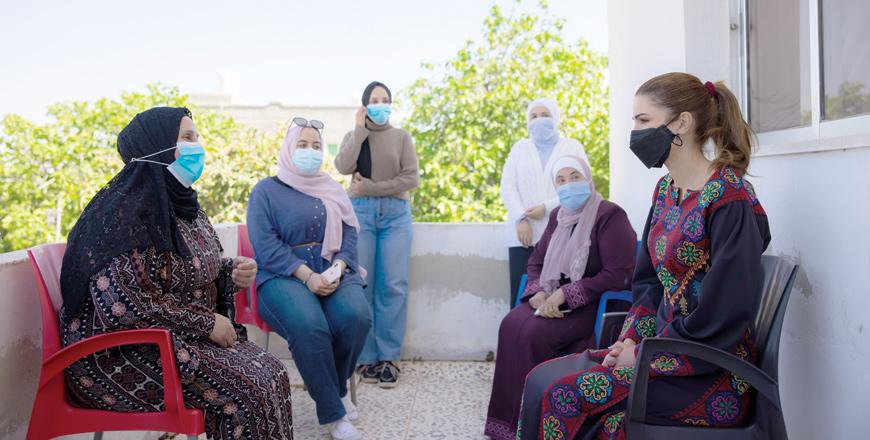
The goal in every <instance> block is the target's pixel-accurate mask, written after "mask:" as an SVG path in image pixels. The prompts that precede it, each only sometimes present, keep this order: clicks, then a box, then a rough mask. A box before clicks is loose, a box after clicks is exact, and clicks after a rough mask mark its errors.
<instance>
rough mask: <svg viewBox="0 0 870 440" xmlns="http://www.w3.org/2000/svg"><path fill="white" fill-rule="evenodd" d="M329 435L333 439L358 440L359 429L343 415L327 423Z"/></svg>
mask: <svg viewBox="0 0 870 440" xmlns="http://www.w3.org/2000/svg"><path fill="white" fill-rule="evenodd" d="M328 426H329V435H330V436H332V439H333V440H360V438H361V437H360V435H359V431H357V429H356V427H355V426H353V423H351V422H350V420H348V419H347V416H344V417H342V418H340V419H338V420H336V421H334V422H332V423H330V424H329V425H328Z"/></svg>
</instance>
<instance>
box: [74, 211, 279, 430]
mask: <svg viewBox="0 0 870 440" xmlns="http://www.w3.org/2000/svg"><path fill="white" fill-rule="evenodd" d="M178 229H179V233H180V235H181V237H182V238H183V240H184V241H185V243H186V245H187V247H188V248H189V249H190V257H189V258H182V257H181V256H180V255H177V254H173V253H163V254H157V253H156V252H155V251H154V249H153V248H150V249H137V250H133V251H130V252H128V253H125V254H122V255H118V256H117V257H115V258H114V259H113V260H112V262H111V263H110V264H109V265H108V266H107V267H105V268H104V269H102V270H101V271H98V272H97V273H96V274H94V275H93V276H92V277H91V282H90V293H91V298H90V301H86V302H85V303H84V306H83V307H82V311H81V312H80V313H79V315H78V316H77V317H75V318H74V319H71V320H69V321H68V324H67V325H66V326H65V327H64V328H63V329H62V332H63V338H64V345H68V344H72V343H75V342H77V341H79V340H81V339H85V338H88V337H91V336H94V335H99V334H102V333H110V332H114V331H119V330H128V329H141V328H164V329H168V330H169V331H170V332H171V333H172V339H173V343H174V348H175V356H176V360H177V362H178V367H179V370H180V377H181V382H182V386H183V389H184V399H185V403H186V405H187V406H188V407H192V408H201V409H203V410H204V413H205V429H206V434H207V435H208V438H213V439H240V438H244V439H292V438H293V419H292V414H291V403H290V383H289V378H288V376H287V372H286V370H285V369H284V365H283V364H282V363H281V362H280V361H279V360H278V359H276V358H275V357H273V356H272V355H270V354H269V353H267V352H265V351H263V350H262V349H261V348H259V347H258V346H257V345H255V344H254V343H252V342H250V341H248V340H247V335H246V333H245V329H244V327H242V326H239V325H236V332H237V334H238V335H239V341H238V342H237V343H236V344H235V345H234V346H232V347H230V348H221V347H219V346H218V345H216V344H214V343H213V342H211V341H210V340H209V339H208V337H209V334H210V333H211V331H212V329H213V327H214V313H220V314H222V315H224V316H227V317H229V318H230V320H231V321H234V310H233V294H234V293H235V290H236V288H235V287H234V284H233V281H232V279H231V272H232V260H230V259H227V258H221V254H222V249H221V246H220V242H219V241H218V239H217V235H216V234H215V231H214V229H213V228H212V226H211V224H210V223H209V221H208V218H206V216H205V215H204V214H202V213H201V212H200V214H199V215H198V216H197V218H195V219H194V220H193V221H189V222H188V221H185V220H183V219H180V218H179V219H178ZM83 257H84V256H83ZM66 374H67V383H68V385H69V389H70V392H71V394H72V396H73V398H74V400H76V401H77V403H78V404H79V405H81V406H84V407H88V408H97V409H103V410H110V411H121V412H131V411H136V412H147V411H161V410H163V374H162V369H161V364H160V356H159V351H158V349H157V347H156V346H153V345H128V346H123V347H116V348H112V349H109V350H106V351H103V352H100V353H96V354H94V355H91V356H88V357H86V358H84V359H82V360H81V361H79V362H77V363H75V364H73V365H72V366H70V367H69V368H68V369H67V372H66Z"/></svg>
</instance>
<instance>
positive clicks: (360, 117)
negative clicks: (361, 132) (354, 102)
mask: <svg viewBox="0 0 870 440" xmlns="http://www.w3.org/2000/svg"><path fill="white" fill-rule="evenodd" d="M368 112H369V111H368V109H367V108H366V107H365V106H361V107H360V108H358V109H357V111H356V116H355V118H354V119H355V122H356V126H357V127H365V126H366V114H367V113H368Z"/></svg>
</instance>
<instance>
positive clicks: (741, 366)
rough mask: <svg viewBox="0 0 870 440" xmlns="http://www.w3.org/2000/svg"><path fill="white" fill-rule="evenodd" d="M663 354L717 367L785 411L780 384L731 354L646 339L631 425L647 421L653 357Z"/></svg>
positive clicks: (632, 395) (631, 404)
mask: <svg viewBox="0 0 870 440" xmlns="http://www.w3.org/2000/svg"><path fill="white" fill-rule="evenodd" d="M659 352H668V353H673V354H681V355H686V356H691V357H693V358H697V359H701V360H704V361H707V362H710V363H711V364H715V365H717V366H719V367H722V368H723V369H725V370H727V371H730V372H731V373H733V374H736V375H738V376H740V378H741V379H744V380H746V381H747V382H749V385H751V386H752V387H753V388H755V389H756V390H757V391H758V392H759V393H760V394H761V395H762V396H763V397H764V398H765V399H767V400H768V401H769V402H770V403H771V405H773V406H774V407H775V408H776V409H777V410H781V407H780V402H779V389H778V387H777V382H776V381H775V380H773V379H772V378H771V377H770V376H768V375H767V373H765V372H764V371H762V370H761V369H760V368H758V367H756V366H755V365H752V364H750V363H749V362H746V361H744V360H743V359H740V358H739V357H737V356H734V355H733V354H731V353H728V352H726V351H723V350H720V349H718V348H714V347H710V346H709V345H704V344H701V343H699V342H694V341H686V340H683V339H673V338H645V339H644V340H643V341H641V343H640V346H639V347H638V352H637V361H636V362H637V363H636V364H635V370H634V373H635V374H634V381H632V383H631V390H630V391H629V394H628V406H627V408H626V415H627V416H628V420H629V423H637V424H643V423H645V421H646V400H647V396H646V394H647V386H648V385H649V369H650V363H651V361H652V357H653V356H654V355H655V354H656V353H659Z"/></svg>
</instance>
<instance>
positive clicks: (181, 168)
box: [132, 142, 205, 188]
mask: <svg viewBox="0 0 870 440" xmlns="http://www.w3.org/2000/svg"><path fill="white" fill-rule="evenodd" d="M175 149H178V158H176V159H175V161H173V162H172V163H170V164H166V163H163V162H157V161H154V160H147V159H145V158H146V157H151V156H156V155H158V154H160V153H162V152H164V151H169V150H175ZM132 161H133V162H151V163H157V164H160V165H166V169H167V170H169V172H170V173H171V174H172V175H173V176H175V178H176V179H178V181H179V182H181V184H182V185H184V186H185V187H186V188H190V186H191V185H193V183H194V182H196V181H197V180H199V178H200V177H202V172H203V170H204V169H205V148H203V147H202V145H201V144H200V143H199V142H178V143H176V144H175V146H174V147H172V148H167V149H165V150H160V151H158V152H156V153H153V154H149V155H147V156H142V157H139V158H133V160H132Z"/></svg>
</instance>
